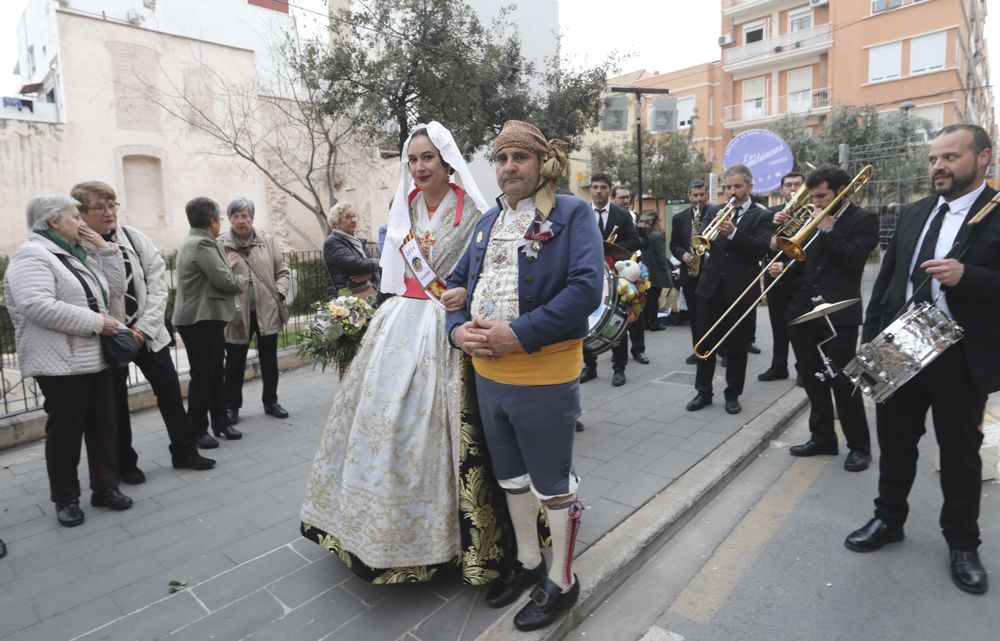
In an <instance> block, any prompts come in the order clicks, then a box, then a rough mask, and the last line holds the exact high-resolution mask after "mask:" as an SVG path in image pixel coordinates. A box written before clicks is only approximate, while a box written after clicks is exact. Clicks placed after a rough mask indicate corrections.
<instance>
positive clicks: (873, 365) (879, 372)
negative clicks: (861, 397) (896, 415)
mask: <svg viewBox="0 0 1000 641" xmlns="http://www.w3.org/2000/svg"><path fill="white" fill-rule="evenodd" d="M962 334H963V332H962V328H961V327H959V326H958V323H956V322H955V321H953V320H952V319H950V318H948V317H947V316H946V315H945V314H944V312H942V311H941V310H940V309H938V308H937V307H935V306H934V305H931V304H930V303H920V304H919V305H917V306H915V307H914V308H913V309H911V310H910V311H908V312H907V313H905V314H903V315H902V316H900V317H899V318H897V319H896V320H895V321H894V322H893V323H892V324H891V325H889V326H888V327H886V328H885V329H884V330H883V331H882V333H881V334H879V335H878V336H876V337H875V338H874V339H873V340H872V342H870V343H868V344H867V345H865V346H864V348H863V349H862V350H861V351H859V352H858V354H857V357H856V358H854V360H852V361H851V362H850V363H848V364H847V366H846V367H844V376H846V377H847V378H848V379H849V380H850V381H851V382H852V383H854V386H855V387H860V388H861V391H862V392H864V393H865V394H868V395H869V396H871V397H872V398H874V399H875V401H876V402H878V403H881V402H883V401H885V400H886V399H888V398H889V397H890V396H892V395H893V393H894V392H895V391H896V390H897V389H899V388H900V387H902V386H903V384H905V383H906V382H907V381H908V380H910V379H911V378H913V377H914V376H916V375H917V373H918V372H919V371H920V370H922V369H923V368H925V367H927V365H929V364H930V362H931V361H933V360H934V359H935V358H937V357H938V356H939V355H940V354H941V353H942V352H944V350H946V349H948V348H949V347H951V346H952V345H954V344H955V343H957V342H958V341H960V340H961V339H962Z"/></svg>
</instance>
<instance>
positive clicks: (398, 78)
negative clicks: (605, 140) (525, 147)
mask: <svg viewBox="0 0 1000 641" xmlns="http://www.w3.org/2000/svg"><path fill="white" fill-rule="evenodd" d="M509 11H510V7H508V8H506V9H505V10H504V11H502V12H501V14H500V16H499V17H498V18H497V19H496V20H495V21H494V22H493V23H492V24H491V25H483V24H482V23H481V22H480V21H479V19H478V17H477V16H476V12H475V11H474V10H473V9H472V8H471V7H469V6H468V5H467V4H466V3H465V2H464V0H371V1H370V2H366V3H355V4H354V9H353V10H351V9H342V10H341V11H340V12H339V13H338V15H337V19H336V20H335V21H334V25H335V26H334V34H333V40H334V45H333V48H332V50H331V51H330V52H329V53H328V54H324V56H323V59H322V63H321V66H322V68H323V72H322V80H323V82H324V83H325V84H326V87H325V91H324V94H323V95H324V99H323V109H324V111H325V112H326V113H328V114H330V115H333V116H339V115H342V114H354V120H353V123H354V125H355V126H356V127H357V131H358V132H359V133H360V134H362V135H365V136H367V137H369V138H371V139H375V140H381V139H384V138H385V137H386V136H387V135H393V136H395V140H394V143H395V146H396V148H397V149H400V150H401V149H402V146H403V143H404V142H405V141H406V138H407V136H409V134H410V131H411V129H412V127H413V126H414V125H415V124H416V123H418V122H429V121H431V120H438V121H439V122H441V123H442V124H444V125H445V126H446V127H448V129H450V130H451V132H452V134H453V135H454V137H455V141H456V142H457V143H458V148H459V149H461V150H462V151H463V153H464V154H465V155H466V157H467V158H468V157H471V155H472V154H473V153H474V152H475V150H477V149H480V148H482V147H483V145H485V144H486V143H488V142H489V141H490V140H491V139H492V138H493V137H495V136H496V134H497V133H498V132H499V131H500V128H501V127H502V126H503V123H504V122H505V121H507V120H510V119H520V120H531V121H534V122H536V124H538V125H539V127H540V128H541V129H542V131H543V132H545V135H546V136H548V137H549V138H554V137H560V138H562V139H563V140H566V141H567V142H569V143H571V145H572V144H573V143H575V142H576V141H578V139H579V137H580V136H581V135H582V134H583V133H584V132H585V131H586V130H587V129H589V128H591V127H592V126H593V125H595V124H596V123H597V119H598V117H599V113H600V107H601V103H600V91H601V90H602V89H603V87H604V85H605V82H606V78H607V72H608V69H609V68H610V66H611V64H612V62H611V61H610V60H609V61H608V62H607V63H605V64H603V65H600V66H598V67H595V68H592V69H585V70H568V69H561V68H560V66H559V64H558V62H557V61H553V60H548V61H546V71H544V72H542V78H541V80H542V85H543V86H544V89H545V91H544V93H542V94H541V95H538V94H536V93H535V92H533V91H532V90H531V89H530V87H529V84H528V80H529V79H530V78H532V77H533V76H534V75H535V69H534V68H533V66H532V65H531V64H530V63H529V62H527V61H526V60H525V59H524V57H523V56H522V55H521V42H520V39H519V37H518V35H517V33H516V32H513V31H512V30H511V29H510V28H509V20H506V18H507V14H508V13H509ZM390 132H391V133H390Z"/></svg>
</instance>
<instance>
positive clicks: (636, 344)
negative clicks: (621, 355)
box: [611, 185, 651, 365]
mask: <svg viewBox="0 0 1000 641" xmlns="http://www.w3.org/2000/svg"><path fill="white" fill-rule="evenodd" d="M631 202H632V192H631V191H630V190H629V188H628V187H625V186H624V185H615V186H614V187H612V188H611V204H612V205H615V206H617V207H620V208H622V209H624V210H625V211H626V212H628V215H629V216H630V217H631V218H632V224H633V225H635V231H636V234H638V236H639V248H638V249H639V251H640V252H641V254H640V256H639V262H640V263H645V264H646V267H647V268H648V267H649V261H648V259H647V258H646V253H647V251H648V249H649V233H648V231H647V230H646V229H644V228H642V227H641V226H640V225H639V218H638V216H636V214H635V212H634V211H632V208H631V207H630V206H629V205H630V204H631ZM650 296H651V294H649V293H648V292H647V296H646V300H647V302H648V301H649V297H650ZM640 316H641V318H637V319H635V321H634V322H631V323H629V324H628V329H627V330H626V331H627V332H628V337H629V340H630V341H631V345H630V346H629V347H631V351H632V358H634V359H635V360H637V361H638V362H640V363H642V364H643V365H649V359H648V358H647V357H646V315H645V306H643V313H642V314H640Z"/></svg>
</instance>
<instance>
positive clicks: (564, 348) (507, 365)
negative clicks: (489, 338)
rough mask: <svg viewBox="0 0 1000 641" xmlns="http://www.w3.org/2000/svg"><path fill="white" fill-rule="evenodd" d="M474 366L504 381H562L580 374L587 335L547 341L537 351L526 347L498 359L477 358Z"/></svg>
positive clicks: (479, 370) (519, 382) (485, 373)
mask: <svg viewBox="0 0 1000 641" xmlns="http://www.w3.org/2000/svg"><path fill="white" fill-rule="evenodd" d="M472 366H473V367H474V368H475V370H476V373H477V374H479V375H480V376H482V377H483V378H488V379H490V380H491V381H494V382H497V383H502V384H504V385H559V384H561V383H569V382H570V381H573V380H576V379H577V378H579V377H580V368H582V367H583V339H582V338H571V339H569V340H565V341H561V342H558V343H552V344H551V345H545V346H544V347H542V349H540V350H539V351H537V352H534V353H531V354H529V353H527V352H525V351H524V350H523V349H519V350H517V351H516V352H511V353H510V354H507V355H505V356H501V357H500V358H496V359H486V358H475V357H474V358H473V359H472Z"/></svg>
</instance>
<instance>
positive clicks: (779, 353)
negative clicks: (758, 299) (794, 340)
mask: <svg viewBox="0 0 1000 641" xmlns="http://www.w3.org/2000/svg"><path fill="white" fill-rule="evenodd" d="M789 278H790V276H785V277H783V278H782V279H781V282H779V283H778V284H777V285H775V286H774V287H773V288H771V291H769V292H768V293H767V315H768V317H770V319H771V336H772V337H773V347H772V349H773V350H774V352H773V354H772V356H771V367H773V368H774V369H788V344H789V339H788V319H787V318H786V315H787V313H788V305H789V303H791V302H792V295H793V294H794V293H795V290H794V288H792V287H789V283H788V282H787V281H788V279H789ZM772 282H774V279H773V278H771V277H770V276H765V277H764V285H765V286H768V285H770V284H771V283H772Z"/></svg>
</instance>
